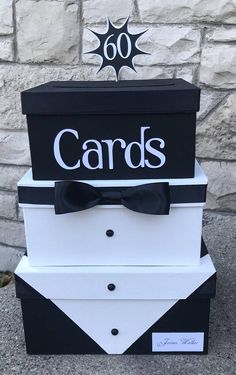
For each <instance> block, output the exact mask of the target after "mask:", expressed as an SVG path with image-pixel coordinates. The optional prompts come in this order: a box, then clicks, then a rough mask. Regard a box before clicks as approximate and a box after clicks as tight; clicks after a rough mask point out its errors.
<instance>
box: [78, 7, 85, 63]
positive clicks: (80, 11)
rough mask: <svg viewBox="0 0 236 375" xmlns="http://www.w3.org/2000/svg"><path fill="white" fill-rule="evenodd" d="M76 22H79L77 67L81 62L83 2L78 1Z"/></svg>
mask: <svg viewBox="0 0 236 375" xmlns="http://www.w3.org/2000/svg"><path fill="white" fill-rule="evenodd" d="M77 4H78V20H79V41H78V43H79V45H78V48H79V65H81V63H82V61H83V34H84V19H83V1H81V0H78V3H77Z"/></svg>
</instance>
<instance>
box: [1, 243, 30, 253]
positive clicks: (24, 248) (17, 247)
mask: <svg viewBox="0 0 236 375" xmlns="http://www.w3.org/2000/svg"><path fill="white" fill-rule="evenodd" d="M0 246H5V247H11V248H14V249H19V250H20V251H22V250H23V251H25V250H26V247H23V246H13V245H9V244H7V243H4V242H0Z"/></svg>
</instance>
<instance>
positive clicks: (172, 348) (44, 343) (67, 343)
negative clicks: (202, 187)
mask: <svg viewBox="0 0 236 375" xmlns="http://www.w3.org/2000/svg"><path fill="white" fill-rule="evenodd" d="M201 255H202V257H201V262H200V265H199V266H191V267H156V266H155V267H134V266H133V267H115V266H113V267H91V266H89V267H32V266H30V265H29V261H28V258H27V257H23V258H22V260H21V262H20V263H19V265H18V267H17V269H16V271H15V275H16V276H15V278H16V295H17V297H18V298H20V299H21V305H22V313H23V322H24V331H25V339H26V347H27V352H28V353H30V354H106V353H108V354H158V353H166V352H169V353H196V354H203V353H206V352H207V347H208V328H209V311H210V298H212V297H214V295H215V283H216V274H215V268H214V266H213V264H212V261H211V258H210V256H209V255H208V254H207V251H206V248H205V245H204V244H202V254H201ZM111 286H113V287H111Z"/></svg>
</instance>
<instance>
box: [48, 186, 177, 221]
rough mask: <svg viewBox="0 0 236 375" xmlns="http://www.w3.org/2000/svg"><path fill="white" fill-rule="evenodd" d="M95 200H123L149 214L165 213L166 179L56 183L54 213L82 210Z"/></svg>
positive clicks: (166, 200)
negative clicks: (102, 184)
mask: <svg viewBox="0 0 236 375" xmlns="http://www.w3.org/2000/svg"><path fill="white" fill-rule="evenodd" d="M98 204H122V205H123V206H125V207H126V208H128V209H129V210H132V211H136V212H141V213H144V214H151V215H168V214H169V209H170V193H169V184H168V182H161V183H152V184H145V185H139V186H134V187H129V188H124V189H122V190H121V189H120V188H117V189H116V188H113V189H110V190H109V189H108V188H104V189H103V190H102V188H99V189H98V188H95V187H94V186H91V185H89V184H85V183H83V182H75V181H61V182H56V183H55V213H56V214H65V213H69V212H77V211H83V210H86V209H88V208H91V207H94V206H96V205H98Z"/></svg>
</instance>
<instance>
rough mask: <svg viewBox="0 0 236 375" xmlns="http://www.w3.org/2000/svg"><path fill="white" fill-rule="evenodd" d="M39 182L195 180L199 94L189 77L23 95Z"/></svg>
mask: <svg viewBox="0 0 236 375" xmlns="http://www.w3.org/2000/svg"><path fill="white" fill-rule="evenodd" d="M21 98H22V111H23V114H26V115H27V124H28V133H29V141H30V151H31V159H32V168H33V178H34V179H35V180H68V179H74V180H81V179H83V180H98V179H103V180H106V179H112V180H113V179H114V180H115V179H149V178H151V179H153V178H187V177H189V178H191V177H193V175H194V158H195V130H196V112H197V111H198V110H199V100H200V89H199V88H197V87H196V86H194V85H192V84H190V83H188V82H186V81H184V80H182V79H167V80H166V79H165V80H142V81H141V80H137V81H119V82H107V81H101V82H92V81H91V82H73V81H69V82H49V83H46V84H44V85H41V86H38V87H34V88H32V89H29V90H26V91H23V92H22V95H21Z"/></svg>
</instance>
